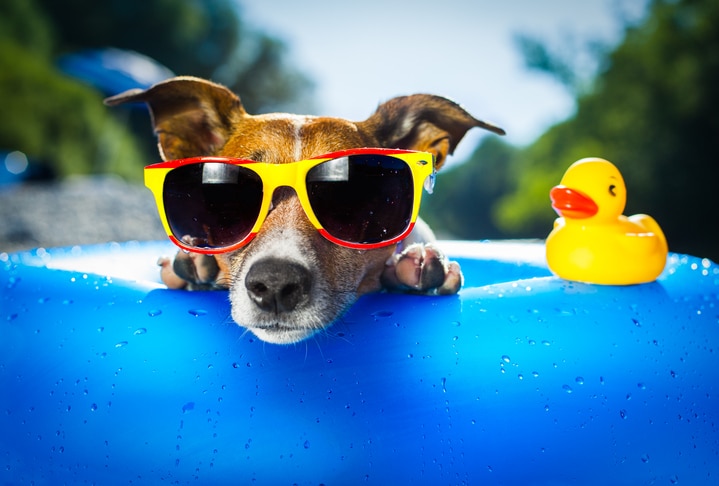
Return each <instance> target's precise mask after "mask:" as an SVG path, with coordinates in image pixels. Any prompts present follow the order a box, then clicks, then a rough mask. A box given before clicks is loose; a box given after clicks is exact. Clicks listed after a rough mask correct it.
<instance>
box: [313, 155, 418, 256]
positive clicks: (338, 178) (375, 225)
mask: <svg viewBox="0 0 719 486" xmlns="http://www.w3.org/2000/svg"><path fill="white" fill-rule="evenodd" d="M306 183H307V193H308V196H309V200H310V204H311V205H312V209H313V210H314V213H315V216H317V219H318V220H319V222H320V223H321V224H322V227H324V229H325V230H326V231H327V232H328V233H329V234H330V235H331V236H333V237H335V238H338V239H340V240H344V241H348V242H351V243H366V244H372V243H381V242H383V241H388V240H391V239H392V238H395V237H397V236H400V235H401V234H402V233H403V232H404V231H405V230H406V229H407V227H408V226H409V224H410V221H411V218H412V206H413V202H414V189H413V187H414V185H413V183H412V170H411V169H410V168H409V166H408V165H407V164H406V163H405V162H404V161H402V160H400V159H397V158H395V157H391V156H388V155H376V154H362V155H350V156H348V157H340V158H338V159H333V160H328V161H327V162H324V163H322V164H319V165H317V166H316V167H313V168H312V169H310V171H309V172H308V173H307V181H306Z"/></svg>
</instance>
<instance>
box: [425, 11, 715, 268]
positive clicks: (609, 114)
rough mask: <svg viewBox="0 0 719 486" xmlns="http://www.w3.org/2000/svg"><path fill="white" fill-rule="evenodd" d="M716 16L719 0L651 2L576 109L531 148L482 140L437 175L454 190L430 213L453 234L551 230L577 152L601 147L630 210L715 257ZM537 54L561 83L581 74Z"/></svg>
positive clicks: (679, 243) (685, 247) (544, 52)
mask: <svg viewBox="0 0 719 486" xmlns="http://www.w3.org/2000/svg"><path fill="white" fill-rule="evenodd" d="M717 25H719V2H716V1H715V0H677V1H672V0H653V1H651V2H650V3H649V5H648V11H647V15H646V18H645V19H644V20H643V21H642V22H641V23H638V24H636V25H627V26H626V30H625V37H624V40H623V42H622V43H621V44H620V45H619V46H617V47H616V48H615V49H614V50H613V51H611V52H607V54H606V59H603V60H602V61H601V62H600V63H599V65H600V66H602V68H601V70H600V72H599V73H598V75H597V76H596V78H595V80H594V82H593V84H592V86H591V87H590V88H587V89H586V92H584V93H583V94H581V95H579V97H578V99H577V109H576V113H575V115H574V116H572V117H571V118H570V119H568V120H566V121H564V122H562V123H560V124H558V125H556V126H554V127H552V128H551V129H550V130H548V131H547V132H546V133H545V134H544V135H543V136H541V137H540V138H539V139H538V140H537V141H536V142H534V143H532V144H531V145H529V146H527V147H524V148H508V147H505V148H504V149H503V150H502V151H499V152H498V151H497V144H496V143H489V140H487V141H486V142H484V143H482V144H481V145H480V146H479V148H478V149H477V151H476V152H475V153H474V155H473V156H472V157H471V159H470V160H469V162H468V163H466V164H463V165H461V166H459V167H457V168H454V169H451V170H450V171H448V172H447V173H444V174H440V176H439V178H438V185H439V184H441V185H442V186H449V187H451V192H450V194H449V195H447V194H443V195H442V196H441V197H442V198H443V199H440V198H439V197H438V196H434V197H430V198H427V204H425V207H423V215H424V217H425V218H426V219H428V220H429V221H431V222H432V223H433V224H434V227H435V228H436V229H438V232H439V233H440V234H442V233H443V231H446V232H449V233H451V234H453V235H454V236H456V237H462V238H471V239H479V238H487V237H495V236H499V237H540V238H543V237H545V236H546V235H547V234H548V233H549V231H550V230H551V228H552V221H553V219H554V218H555V217H556V214H555V213H554V212H553V211H552V209H551V206H550V203H549V189H550V188H551V187H552V186H554V185H556V184H558V183H559V180H560V179H561V177H562V174H563V173H564V171H565V170H566V169H567V167H569V165H571V164H572V163H573V162H574V161H576V160H578V159H580V158H583V157H590V156H597V157H603V158H606V159H608V160H611V161H612V162H614V163H615V164H616V165H617V166H618V167H619V169H620V170H621V172H622V174H623V176H624V178H625V181H626V184H627V190H628V201H627V209H626V211H625V214H634V213H648V214H651V215H652V216H654V217H655V218H656V219H657V220H658V221H659V223H660V225H661V226H662V228H663V229H664V231H665V233H666V234H667V238H668V240H669V246H670V249H671V250H672V251H677V252H682V253H690V254H695V255H699V256H707V257H710V258H713V259H715V260H719V243H718V242H719V225H718V224H717V222H718V219H719V218H717V208H718V207H719V188H718V187H717V183H718V182H719V136H718V135H719V112H718V111H717V108H719V99H717V97H718V96H719V90H718V89H717V87H719V29H717V27H716V26H717ZM530 51H531V49H530ZM538 52H539V53H540V59H539V60H537V59H528V60H527V64H528V65H529V66H530V67H533V68H540V67H541V66H544V69H545V70H546V71H547V72H548V73H550V74H554V73H553V70H554V69H555V67H556V66H561V69H560V70H559V72H558V73H557V75H558V78H559V81H560V82H562V83H565V84H566V83H567V80H571V79H574V77H573V76H570V75H568V74H567V71H566V68H567V64H566V63H564V62H561V61H552V60H551V59H549V58H550V57H551V55H550V54H549V52H550V50H549V49H540V50H539V51H538ZM530 53H531V52H527V51H525V55H527V54H530ZM541 56H543V57H544V60H542V58H541ZM505 162H506V163H505ZM503 164H504V165H503ZM491 172H495V173H493V174H491V176H490V173H491ZM453 181H454V183H455V184H456V183H457V181H463V184H459V185H457V186H453V185H452V184H453ZM468 181H471V182H468ZM497 184H500V185H502V184H503V187H499V186H498V185H497ZM443 191H444V192H446V191H447V190H446V188H445V189H444V190H443V189H440V190H438V191H437V192H438V195H439V193H441V192H443ZM490 195H491V197H489V198H488V196H490ZM435 198H437V200H434V199H435ZM485 205H488V206H489V207H485ZM450 207H453V208H454V209H453V210H449V209H448V208H450ZM460 208H461V209H460ZM450 211H451V213H452V214H451V215H448V213H449V212H450ZM445 220H446V222H445Z"/></svg>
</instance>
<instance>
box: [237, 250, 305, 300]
mask: <svg viewBox="0 0 719 486" xmlns="http://www.w3.org/2000/svg"><path fill="white" fill-rule="evenodd" d="M311 286H312V276H311V274H310V272H309V270H308V269H307V268H305V267H304V266H302V265H300V264H298V263H294V262H291V261H287V260H282V259H278V258H266V259H263V260H259V261H257V262H255V263H254V264H252V266H251V267H250V269H249V271H248V272H247V276H246V277H245V287H246V288H247V294H248V295H249V297H250V299H251V300H252V301H253V302H254V303H255V304H256V305H257V306H258V307H259V308H260V309H262V310H263V311H267V312H274V313H281V312H290V311H292V310H294V309H296V308H297V307H299V306H300V305H302V304H304V303H305V302H307V301H308V300H309V296H310V290H311Z"/></svg>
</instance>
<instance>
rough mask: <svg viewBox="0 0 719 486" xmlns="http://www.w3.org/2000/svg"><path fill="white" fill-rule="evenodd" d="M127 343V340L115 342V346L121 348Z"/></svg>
mask: <svg viewBox="0 0 719 486" xmlns="http://www.w3.org/2000/svg"><path fill="white" fill-rule="evenodd" d="M126 345H127V341H120V342H119V343H117V344H115V347H116V348H121V347H123V346H126Z"/></svg>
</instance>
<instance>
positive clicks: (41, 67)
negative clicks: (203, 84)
mask: <svg viewBox="0 0 719 486" xmlns="http://www.w3.org/2000/svg"><path fill="white" fill-rule="evenodd" d="M240 13H241V11H240V10H239V7H238V6H237V5H236V2H233V1H232V0H204V1H201V2H200V1H193V0H108V1H102V2H98V1H95V0H64V1H62V2H57V1H55V0H3V1H2V2H0V106H2V107H3V116H2V118H0V149H4V150H20V151H22V152H25V153H26V154H27V155H28V156H30V157H31V158H33V159H34V160H40V161H42V162H44V163H47V164H48V165H49V166H50V167H51V168H52V170H53V171H54V172H55V173H56V174H57V175H59V176H66V175H69V174H84V173H98V172H113V173H117V174H120V175H123V176H126V177H129V178H133V179H140V178H141V176H142V170H141V168H142V166H143V165H145V164H147V163H150V162H153V161H156V160H157V157H158V156H157V150H156V148H155V142H154V139H153V135H152V130H151V129H150V126H149V121H148V117H147V114H146V113H142V112H139V111H138V110H131V109H129V108H120V109H114V110H108V109H107V108H106V107H105V106H103V104H102V98H103V97H104V96H105V95H104V94H101V93H99V92H97V91H96V90H95V89H94V88H91V87H90V86H88V85H86V84H84V83H82V82H81V81H79V80H76V79H73V78H70V77H68V76H65V75H63V74H62V73H61V72H60V71H59V70H58V69H57V66H56V64H55V60H56V59H57V57H58V56H60V55H62V54H66V53H74V52H78V51H82V50H85V49H95V48H105V47H116V48H120V49H128V50H134V51H137V52H140V53H142V54H145V55H147V56H149V57H152V58H154V59H155V60H157V61H158V62H160V63H161V64H164V65H165V66H167V67H168V68H169V69H171V70H172V71H174V72H176V73H178V74H186V75H194V76H200V77H204V78H207V79H212V80H214V81H217V82H220V83H223V84H226V85H228V86H229V87H230V88H231V89H233V90H234V91H235V92H237V93H238V94H240V96H241V97H242V100H243V103H244V104H245V107H246V108H247V109H248V111H250V112H262V111H273V110H279V109H285V110H288V111H294V109H296V108H300V107H301V108H304V109H307V108H308V107H309V106H310V95H311V88H312V84H311V83H310V81H309V80H308V78H306V77H305V76H304V75H303V74H302V73H300V72H299V71H297V70H296V69H294V68H293V67H292V66H290V65H289V64H288V63H287V60H286V59H287V52H286V46H285V45H284V44H283V43H282V42H280V41H278V40H276V39H273V38H271V37H269V36H267V35H265V34H263V33H261V32H259V31H256V30H253V29H248V28H246V26H245V24H243V23H242V21H241V18H240Z"/></svg>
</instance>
